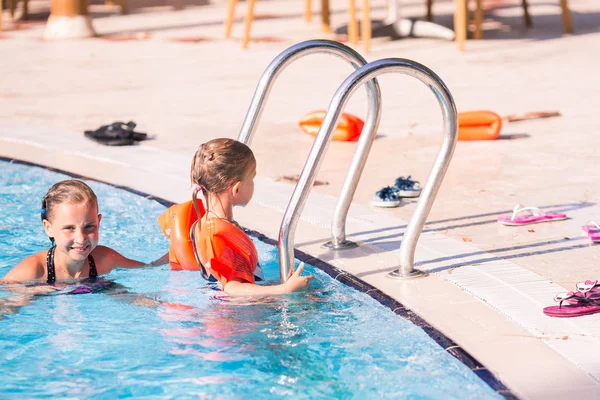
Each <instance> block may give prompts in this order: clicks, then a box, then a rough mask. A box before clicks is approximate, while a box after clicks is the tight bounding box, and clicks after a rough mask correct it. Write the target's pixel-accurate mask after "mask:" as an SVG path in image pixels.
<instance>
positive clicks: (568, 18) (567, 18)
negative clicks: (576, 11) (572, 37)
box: [560, 0, 573, 33]
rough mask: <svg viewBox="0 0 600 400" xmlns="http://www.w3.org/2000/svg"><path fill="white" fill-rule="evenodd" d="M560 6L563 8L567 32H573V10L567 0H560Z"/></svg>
mask: <svg viewBox="0 0 600 400" xmlns="http://www.w3.org/2000/svg"><path fill="white" fill-rule="evenodd" d="M560 8H562V18H563V24H564V25H565V33H573V19H572V17H571V10H569V5H568V4H567V0H560Z"/></svg>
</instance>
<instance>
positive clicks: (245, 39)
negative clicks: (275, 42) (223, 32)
mask: <svg viewBox="0 0 600 400" xmlns="http://www.w3.org/2000/svg"><path fill="white" fill-rule="evenodd" d="M254 4H256V0H248V11H247V12H246V18H245V21H244V37H243V38H242V49H246V48H248V42H250V28H251V26H252V20H253V19H254Z"/></svg>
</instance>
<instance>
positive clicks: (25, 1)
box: [21, 0, 29, 21]
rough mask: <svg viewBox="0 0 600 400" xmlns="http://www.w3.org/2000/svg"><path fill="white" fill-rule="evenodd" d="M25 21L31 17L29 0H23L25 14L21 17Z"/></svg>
mask: <svg viewBox="0 0 600 400" xmlns="http://www.w3.org/2000/svg"><path fill="white" fill-rule="evenodd" d="M21 19H22V20H23V21H27V20H28V19H29V1H28V0H23V16H22V17H21Z"/></svg>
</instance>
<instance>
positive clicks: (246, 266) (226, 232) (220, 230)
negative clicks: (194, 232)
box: [158, 200, 260, 284]
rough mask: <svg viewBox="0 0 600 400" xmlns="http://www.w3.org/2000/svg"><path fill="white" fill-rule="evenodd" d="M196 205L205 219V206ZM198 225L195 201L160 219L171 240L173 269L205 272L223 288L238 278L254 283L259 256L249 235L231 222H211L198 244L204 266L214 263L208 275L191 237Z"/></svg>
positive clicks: (173, 207)
mask: <svg viewBox="0 0 600 400" xmlns="http://www.w3.org/2000/svg"><path fill="white" fill-rule="evenodd" d="M196 202H197V203H196V204H197V205H198V207H199V209H200V213H201V215H204V214H205V213H206V211H205V209H204V206H203V205H202V202H201V201H199V200H196ZM196 221H198V217H197V215H196V211H195V210H194V205H193V204H192V202H191V201H188V202H185V203H182V204H176V205H173V206H171V207H170V208H169V209H168V210H167V211H165V212H164V213H163V214H162V215H161V216H160V217H158V223H159V225H160V227H161V229H162V231H163V233H164V234H165V236H167V237H168V238H169V265H170V267H171V269H172V270H186V271H202V272H203V276H204V278H205V279H209V278H210V276H208V275H209V274H210V275H212V276H214V278H216V279H217V280H219V281H221V283H223V284H225V283H226V282H228V281H231V280H232V279H235V278H237V279H241V280H243V281H247V282H251V283H254V281H255V277H254V273H255V270H256V269H257V266H258V253H257V251H256V247H255V246H254V243H253V242H252V240H251V239H250V238H249V237H248V235H246V233H245V232H244V231H242V230H241V229H240V228H239V227H237V226H236V225H234V224H233V223H231V222H229V221H227V220H222V219H219V218H209V219H207V220H206V221H205V222H204V223H203V225H202V229H201V230H200V238H199V240H198V241H197V243H199V245H198V257H199V258H200V261H201V262H202V264H203V265H208V263H209V262H210V270H208V271H204V269H205V268H204V266H201V265H200V264H199V263H198V261H197V260H196V255H195V253H194V243H193V241H192V238H191V237H190V229H191V227H192V226H193V225H194V223H195V222H196ZM205 274H206V275H205ZM259 277H260V276H259Z"/></svg>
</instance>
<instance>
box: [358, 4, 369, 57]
mask: <svg viewBox="0 0 600 400" xmlns="http://www.w3.org/2000/svg"><path fill="white" fill-rule="evenodd" d="M369 3H370V2H369V0H363V2H362V22H361V24H360V31H361V34H362V40H363V46H364V49H365V53H368V52H369V50H370V49H371V6H370V4H369Z"/></svg>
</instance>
